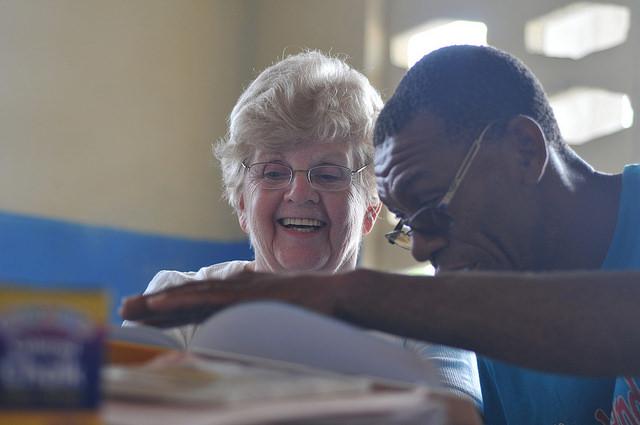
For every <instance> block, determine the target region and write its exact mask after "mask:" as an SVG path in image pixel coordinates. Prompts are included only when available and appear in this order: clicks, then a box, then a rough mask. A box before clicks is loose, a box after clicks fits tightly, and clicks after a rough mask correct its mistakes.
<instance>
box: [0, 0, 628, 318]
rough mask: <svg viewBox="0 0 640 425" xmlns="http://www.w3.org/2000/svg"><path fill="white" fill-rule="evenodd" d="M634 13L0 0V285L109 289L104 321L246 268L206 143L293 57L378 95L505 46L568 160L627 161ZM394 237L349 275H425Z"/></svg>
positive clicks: (472, 6)
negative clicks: (341, 63)
mask: <svg viewBox="0 0 640 425" xmlns="http://www.w3.org/2000/svg"><path fill="white" fill-rule="evenodd" d="M639 16H640V2H638V1H637V0H626V1H625V0H618V1H614V2H599V3H585V2H581V3H575V2H570V1H559V0H538V1H536V2H532V1H524V0H484V1H482V2H478V1H476V0H323V1H315V0H49V1H41V0H0V282H10V283H17V284H21V285H36V286H54V287H72V288H81V287H105V288H109V289H110V290H111V293H112V298H113V306H114V308H115V306H116V305H117V304H118V302H119V298H120V297H121V296H123V295H127V294H131V293H136V292H141V291H142V290H144V288H145V287H146V285H147V283H148V281H149V280H150V279H151V277H153V275H154V274H155V272H156V271H158V270H159V269H179V270H196V269H198V268H200V267H202V266H205V265H209V264H213V263H216V262H220V261H225V260H229V259H242V258H251V256H252V253H251V251H250V248H249V245H248V243H247V240H246V237H245V235H244V234H243V233H242V231H241V230H240V228H239V226H238V224H237V221H236V218H235V216H234V215H233V213H232V211H231V209H230V208H229V207H228V205H227V204H226V202H225V201H224V200H223V199H222V196H221V193H222V192H221V183H220V175H219V170H218V167H217V164H216V162H215V161H214V159H213V157H212V155H211V145H212V143H213V142H214V141H216V140H217V139H219V138H221V137H223V136H224V134H225V132H226V118H227V116H228V114H229V112H230V111H231V108H232V107H233V104H234V103H235V101H236V99H237V97H238V96H239V95H240V93H241V92H242V90H243V88H244V87H246V86H247V84H248V83H249V82H250V81H251V79H252V78H253V77H255V76H256V75H257V73H258V72H259V71H260V70H262V69H264V68H265V67H266V66H268V65H270V64H272V63H273V62H275V61H277V60H278V59H281V58H283V57H284V56H286V55H288V54H291V53H297V52H299V51H300V50H303V49H305V48H312V49H320V50H323V51H325V52H327V53H331V54H334V55H339V56H341V57H343V58H346V59H347V61H348V62H349V63H350V64H351V65H352V66H354V67H355V68H356V69H358V70H360V71H362V72H364V73H365V74H366V75H367V76H368V77H369V78H370V80H371V81H372V83H373V84H374V86H376V87H377V88H378V89H379V90H380V91H381V92H382V95H383V98H385V99H386V98H388V96H389V95H390V94H391V93H393V90H394V88H395V86H396V85H397V83H398V82H399V80H400V78H401V77H402V75H403V74H404V72H406V69H407V67H408V66H409V65H410V64H411V63H413V62H414V61H415V60H416V59H417V58H419V57H421V56H422V55H423V54H424V53H426V52H427V51H429V50H430V49H433V48H437V47H440V46H442V45H447V44H459V43H471V44H489V45H493V46H496V47H498V48H501V49H504V50H507V51H509V52H510V53H513V54H515V55H516V56H518V57H520V58H521V59H523V60H524V62H525V63H527V64H528V65H529V66H530V68H531V69H532V70H533V71H534V72H535V73H536V74H537V75H538V77H539V78H540V79H541V81H542V83H543V85H544V86H545V88H546V89H547V92H548V94H549V95H550V96H551V97H552V100H553V106H554V109H555V111H556V114H557V115H558V119H559V120H560V121H561V122H560V124H561V128H562V131H563V134H564V135H565V137H566V138H567V139H570V141H571V142H572V143H573V144H575V146H574V147H575V149H576V150H577V151H578V153H579V154H580V155H582V156H583V157H584V158H585V159H586V160H587V161H589V162H590V163H592V164H593V165H594V166H596V168H599V169H601V170H604V171H608V172H619V171H620V170H621V168H622V166H623V165H624V164H627V163H632V162H640V144H639V143H640V142H639V141H638V140H637V139H638V137H639V135H638V133H637V130H636V129H635V126H634V117H633V110H634V108H636V107H637V105H638V100H640V74H639V73H638V71H637V70H638V69H639V68H640V53H639V52H640V45H639V38H640V36H639V33H638V28H640V17H639ZM392 226H393V223H392V221H391V220H389V219H388V217H387V216H386V215H385V214H383V215H382V216H381V218H380V220H379V222H378V224H377V225H376V229H375V230H374V232H373V233H372V234H371V235H370V236H369V237H367V239H366V241H365V243H364V246H363V257H362V265H363V266H366V267H372V268H377V269H384V270H394V271H401V272H407V273H429V268H428V267H427V266H425V265H424V264H422V265H421V264H418V263H415V262H414V261H413V260H412V259H411V257H410V255H409V253H408V252H402V251H401V250H398V249H397V248H393V247H391V246H388V245H387V243H386V241H385V240H384V238H383V237H382V235H383V234H384V233H385V232H386V231H388V230H389V229H390V228H391V227H392ZM117 320H118V319H117V316H116V314H115V310H113V311H112V321H114V322H116V321H117Z"/></svg>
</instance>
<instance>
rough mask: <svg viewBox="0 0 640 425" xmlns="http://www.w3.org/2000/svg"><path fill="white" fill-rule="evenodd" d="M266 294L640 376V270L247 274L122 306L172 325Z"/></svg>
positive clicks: (350, 316)
mask: <svg viewBox="0 0 640 425" xmlns="http://www.w3.org/2000/svg"><path fill="white" fill-rule="evenodd" d="M259 299H270V300H281V301H284V302H289V303H293V304H298V305H301V306H303V307H306V308H309V309H312V310H315V311H318V312H320V313H323V314H328V315H331V316H334V317H337V318H340V319H343V320H346V321H349V322H351V323H354V324H357V325H360V326H363V327H366V328H372V329H377V330H381V331H385V332H389V333H393V334H397V335H403V336H406V337H410V338H414V339H421V340H425V341H430V342H435V343H440V344H445V345H450V346H454V347H460V348H465V349H469V350H473V351H476V352H478V353H481V354H484V355H487V356H490V357H493V358H496V359H501V360H504V361H508V362H512V363H515V364H518V365H521V366H525V367H531V368H537V369H543V370H547V371H551V372H564V373H572V374H585V375H640V332H637V324H636V322H635V320H636V319H637V313H636V312H637V311H638V303H639V302H640V273H638V272H575V273H569V272H567V273H549V274H524V273H490V272H482V273H480V272H466V273H449V274H441V275H439V276H438V277H431V278H429V277H415V276H405V275H398V274H389V273H383V272H376V271H370V270H356V271H353V272H349V273H345V274H339V275H333V276H326V275H287V276H282V275H280V276H277V275H271V274H260V273H242V274H240V275H238V276H236V277H232V278H230V279H228V280H225V281H202V282H196V283H188V284H185V285H183V286H179V287H174V288H171V289H168V290H166V291H163V292H160V293H157V294H153V295H147V296H136V297H132V298H129V299H127V300H125V301H124V303H123V305H122V308H121V313H122V315H123V317H124V318H125V319H129V320H139V321H142V322H145V323H148V324H152V325H159V326H173V325H178V324H183V323H187V322H197V321H200V320H203V319H204V318H206V317H208V316H209V315H211V314H213V313H214V312H215V311H218V310H220V309H222V308H224V307H225V306H227V305H230V304H234V303H237V302H242V301H251V300H259Z"/></svg>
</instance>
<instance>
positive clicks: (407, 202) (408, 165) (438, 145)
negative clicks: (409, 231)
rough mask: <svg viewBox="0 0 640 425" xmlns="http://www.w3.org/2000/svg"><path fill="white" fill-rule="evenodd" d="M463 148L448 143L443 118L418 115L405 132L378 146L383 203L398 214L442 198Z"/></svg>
mask: <svg viewBox="0 0 640 425" xmlns="http://www.w3.org/2000/svg"><path fill="white" fill-rule="evenodd" d="M460 148H462V146H461V145H460V144H458V143H450V141H449V140H448V138H447V134H446V131H445V125H444V123H443V121H442V120H441V119H439V118H438V117H436V116H434V115H431V114H428V113H420V114H418V115H416V117H414V118H413V119H412V120H411V121H410V122H409V123H408V124H407V125H406V126H405V128H404V129H403V130H402V131H400V132H398V133H397V134H395V135H392V136H389V137H387V138H386V139H385V140H384V142H383V143H381V144H379V145H378V146H376V150H375V173H376V182H377V185H378V191H379V193H380V197H381V199H382V200H383V202H385V204H387V206H388V207H389V208H390V209H391V210H392V211H394V212H396V213H397V212H399V210H400V211H411V210H412V209H413V208H414V207H416V206H417V205H423V204H425V203H428V202H430V201H431V200H432V199H433V198H434V197H435V198H437V197H438V196H441V195H442V193H441V192H442V190H443V187H444V185H446V184H447V182H448V181H449V180H450V179H451V177H452V175H453V173H455V167H456V166H457V165H459V164H458V162H459V158H458V157H460V155H461V152H458V151H459V150H460ZM444 190H446V188H444Z"/></svg>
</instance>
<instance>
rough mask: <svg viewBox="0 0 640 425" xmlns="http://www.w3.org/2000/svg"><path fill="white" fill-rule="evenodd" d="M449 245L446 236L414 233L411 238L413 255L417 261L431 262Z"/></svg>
mask: <svg viewBox="0 0 640 425" xmlns="http://www.w3.org/2000/svg"><path fill="white" fill-rule="evenodd" d="M447 245H449V240H448V239H447V238H446V237H445V236H426V235H422V234H420V233H419V232H414V233H413V235H412V237H411V255H413V258H415V259H416V260H417V261H429V260H431V259H432V257H433V256H434V255H435V253H436V252H438V251H440V250H441V249H443V248H444V247H446V246H447Z"/></svg>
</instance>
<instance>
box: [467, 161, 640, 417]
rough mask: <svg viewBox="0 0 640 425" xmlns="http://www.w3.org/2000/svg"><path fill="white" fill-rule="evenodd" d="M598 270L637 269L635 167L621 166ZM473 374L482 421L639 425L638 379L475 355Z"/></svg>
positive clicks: (639, 205)
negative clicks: (612, 225)
mask: <svg viewBox="0 0 640 425" xmlns="http://www.w3.org/2000/svg"><path fill="white" fill-rule="evenodd" d="M602 268H603V269H607V270H623V269H640V166H638V165H629V166H627V167H625V169H624V172H623V177H622V193H621V199H620V206H619V210H618V221H617V224H616V230H615V232H614V236H613V239H612V242H611V245H610V247H609V250H608V252H607V256H606V259H605V261H604V262H603V264H602ZM576 355H578V356H579V355H580V353H576ZM478 372H479V374H480V383H481V387H482V398H483V404H484V418H485V422H486V424H487V425H506V424H513V425H527V424H531V425H560V424H565V425H589V424H594V425H605V424H609V423H611V424H616V425H626V424H640V381H639V380H638V379H634V378H618V379H614V378H598V379H593V378H583V377H575V376H568V375H558V374H550V373H543V372H538V371H534V370H531V369H524V368H520V367H516V366H513V365H510V364H507V363H503V362H498V361H495V360H492V359H489V358H486V357H481V356H478ZM612 399H613V409H612ZM611 412H613V413H611Z"/></svg>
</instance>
